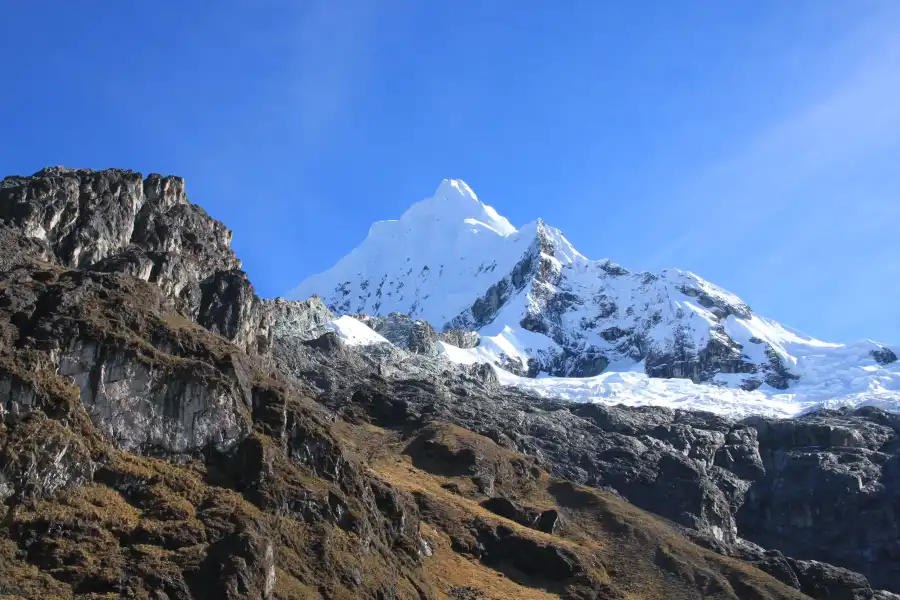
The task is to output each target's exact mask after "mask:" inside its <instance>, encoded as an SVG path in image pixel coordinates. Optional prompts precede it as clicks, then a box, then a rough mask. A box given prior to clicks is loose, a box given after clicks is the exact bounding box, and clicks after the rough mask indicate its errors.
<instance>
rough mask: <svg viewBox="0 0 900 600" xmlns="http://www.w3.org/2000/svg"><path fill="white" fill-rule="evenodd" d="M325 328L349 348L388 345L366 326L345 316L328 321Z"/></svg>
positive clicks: (387, 342)
mask: <svg viewBox="0 0 900 600" xmlns="http://www.w3.org/2000/svg"><path fill="white" fill-rule="evenodd" d="M325 326H326V327H328V329H331V330H332V331H334V332H335V333H336V334H337V335H338V337H339V338H341V339H342V340H343V341H344V343H346V344H347V345H350V346H371V345H373V344H390V342H389V341H387V339H385V338H384V337H382V336H381V335H380V334H378V333H376V332H375V331H373V330H372V329H371V328H370V327H369V326H368V325H365V324H364V323H360V322H359V321H357V320H356V319H354V318H353V317H348V316H346V315H345V316H343V317H338V318H337V319H334V320H333V321H329V322H328V323H327V324H326V325H325Z"/></svg>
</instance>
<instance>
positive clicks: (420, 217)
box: [400, 179, 516, 236]
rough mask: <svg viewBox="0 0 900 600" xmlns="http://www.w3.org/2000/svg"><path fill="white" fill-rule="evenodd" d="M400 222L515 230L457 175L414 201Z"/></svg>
mask: <svg viewBox="0 0 900 600" xmlns="http://www.w3.org/2000/svg"><path fill="white" fill-rule="evenodd" d="M400 222H401V223H404V224H406V225H408V226H416V227H421V228H423V229H427V230H434V229H450V230H453V231H456V230H458V229H460V228H462V229H463V230H466V229H470V228H473V229H475V230H476V231H485V232H490V233H494V234H497V235H500V236H508V235H512V234H514V233H516V228H515V227H513V226H512V225H511V224H510V222H509V221H507V220H506V218H504V217H502V216H500V215H499V214H498V213H497V211H496V210H494V208H493V207H490V206H487V205H486V204H484V203H482V202H481V201H480V200H478V196H476V195H475V192H473V191H472V188H470V187H469V186H468V185H466V183H465V182H464V181H462V180H460V179H445V180H443V181H442V182H441V184H440V185H439V186H438V188H437V190H436V191H435V192H434V195H432V196H431V197H430V198H427V199H425V200H422V201H421V202H417V203H416V204H413V205H412V206H411V207H410V208H409V209H407V210H406V212H405V213H403V216H401V217H400Z"/></svg>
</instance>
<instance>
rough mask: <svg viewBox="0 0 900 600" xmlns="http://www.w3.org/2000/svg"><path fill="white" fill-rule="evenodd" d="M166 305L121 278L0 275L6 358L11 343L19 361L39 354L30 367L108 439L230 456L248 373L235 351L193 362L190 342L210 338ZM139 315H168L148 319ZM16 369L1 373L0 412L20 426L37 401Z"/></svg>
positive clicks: (243, 423)
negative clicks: (61, 389) (71, 397)
mask: <svg viewBox="0 0 900 600" xmlns="http://www.w3.org/2000/svg"><path fill="white" fill-rule="evenodd" d="M171 304H172V301H171V300H170V299H168V298H166V297H165V296H164V295H163V294H162V292H161V290H159V288H155V287H153V286H148V285H146V284H143V285H142V284H141V282H139V281H136V280H134V279H132V278H129V277H126V276H123V275H119V274H101V273H91V272H86V271H64V270H61V269H59V268H50V269H46V270H42V271H34V270H33V269H30V268H26V267H21V268H14V269H13V270H11V271H7V272H2V273H0V306H2V307H4V310H5V311H7V314H12V315H13V317H12V319H11V323H10V324H9V325H8V327H9V329H8V331H7V332H5V334H4V337H5V338H6V341H5V343H8V344H9V349H13V348H12V347H13V343H10V342H9V341H8V340H17V341H16V342H15V344H16V345H17V346H18V348H17V349H18V351H19V355H20V356H22V355H25V356H27V355H28V354H27V353H29V352H32V353H37V354H35V356H34V358H33V359H32V360H33V361H34V364H35V365H38V366H39V367H40V368H41V369H45V370H47V369H52V371H53V374H54V375H53V376H54V377H60V378H62V379H63V380H64V381H66V382H68V384H69V385H72V386H74V387H75V388H76V389H77V390H78V395H79V397H80V403H81V405H83V406H84V407H85V408H86V409H87V412H88V413H89V415H90V417H91V420H92V421H93V423H94V426H95V427H96V428H97V430H98V431H100V432H102V433H103V434H104V435H105V437H106V438H107V439H109V440H113V441H114V442H115V444H116V445H117V446H118V447H120V448H122V449H125V450H129V451H134V452H155V451H157V450H159V451H164V452H170V453H189V452H192V451H194V450H198V449H203V448H206V447H218V448H220V449H225V448H228V447H230V446H232V445H233V444H234V443H235V442H237V441H238V440H239V439H241V438H242V437H243V436H244V435H246V432H247V430H248V423H249V406H250V382H249V376H248V375H247V374H246V368H247V367H246V365H245V364H244V360H243V358H242V357H241V356H240V355H239V351H238V349H237V348H233V347H232V346H230V345H229V344H225V343H222V342H220V343H219V346H220V350H221V354H219V355H217V356H209V355H204V354H200V355H197V354H194V353H193V352H192V349H191V346H190V343H189V339H190V336H191V335H193V334H201V335H210V334H208V333H207V332H206V331H205V330H203V329H202V328H200V327H198V326H196V325H194V324H192V323H190V322H189V321H188V320H187V319H185V318H183V317H180V316H177V313H174V311H173V310H172V308H171ZM146 312H150V314H157V315H168V316H165V317H163V316H160V317H155V318H152V319H150V320H147V317H146V316H145V313H146ZM139 333H140V334H143V335H146V336H147V338H149V339H152V340H153V344H152V346H150V345H147V342H141V341H140V338H139V337H138V335H139ZM210 337H212V336H210ZM213 339H215V338H213ZM0 362H2V361H0ZM14 364H15V363H11V364H10V366H9V367H8V368H7V369H5V370H6V374H5V375H4V374H3V371H4V369H0V393H2V395H0V398H2V400H3V402H2V406H3V408H2V410H0V412H2V413H6V414H8V415H11V416H14V417H16V418H21V417H23V416H25V415H28V414H29V413H30V412H32V411H33V410H34V409H35V408H39V407H41V399H40V397H39V396H38V395H36V394H35V391H34V390H35V386H34V385H33V384H32V385H27V384H25V382H24V381H23V380H22V378H21V376H20V377H17V376H15V375H14V374H15V372H16V371H15V370H13V369H12V366H13V365H14ZM0 366H2V365H0ZM31 368H32V369H33V368H36V367H31ZM223 374H228V376H226V377H223ZM45 412H46V410H45Z"/></svg>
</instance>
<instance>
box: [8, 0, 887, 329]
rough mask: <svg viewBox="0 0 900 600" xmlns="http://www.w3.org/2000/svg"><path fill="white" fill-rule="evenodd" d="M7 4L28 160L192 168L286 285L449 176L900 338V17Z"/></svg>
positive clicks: (576, 227)
mask: <svg viewBox="0 0 900 600" xmlns="http://www.w3.org/2000/svg"><path fill="white" fill-rule="evenodd" d="M214 5H215V7H216V8H215V10H212V11H211V10H210V7H211V6H213V4H211V3H209V2H206V1H202V2H201V1H200V0H192V1H179V2H175V1H159V2H140V1H137V0H134V1H113V0H107V1H105V2H102V1H96V2H71V1H66V2H62V1H59V0H57V1H52V0H51V1H45V2H17V1H7V2H2V3H0V57H2V61H0V62H2V73H3V77H2V84H0V172H2V173H3V174H13V173H16V174H22V173H32V172H34V171H37V170H38V169H40V168H41V167H43V166H45V165H51V164H64V165H66V166H73V167H74V166H83V167H92V168H103V167H113V166H115V167H123V168H131V169H136V170H140V171H143V172H152V171H158V172H163V173H166V174H177V175H181V176H183V177H185V178H186V180H187V184H188V193H189V196H190V197H191V199H192V201H194V202H196V203H199V204H201V205H202V206H203V207H204V208H206V209H207V210H208V211H209V212H210V213H211V214H212V215H213V216H215V217H217V218H219V219H221V220H222V221H224V222H225V223H226V224H227V225H228V226H229V227H231V228H232V229H233V230H234V232H235V237H234V246H235V248H236V250H237V252H238V254H239V256H240V257H241V258H243V259H244V265H245V268H246V270H247V271H248V272H249V274H250V276H251V278H252V280H253V281H254V282H255V284H256V287H257V291H258V292H259V293H260V294H261V295H263V296H275V295H279V294H284V293H286V292H287V291H288V290H289V289H291V288H292V287H293V286H294V285H295V284H297V283H299V282H300V281H301V280H302V279H303V278H305V277H306V276H307V275H309V274H311V273H314V272H318V271H321V270H324V269H326V268H328V267H329V266H330V265H331V264H332V263H333V262H335V261H336V260H337V259H338V258H340V257H341V256H342V255H343V254H345V253H346V252H348V251H349V250H350V249H351V248H352V247H354V246H355V245H356V244H357V243H358V242H359V241H361V240H362V238H363V237H364V236H365V234H366V231H367V230H368V227H369V225H370V224H371V223H372V222H373V221H375V220H378V219H385V218H396V217H397V216H399V215H400V213H401V212H402V211H403V210H404V209H405V208H406V207H407V206H408V205H409V204H411V203H412V202H414V201H417V200H419V199H421V198H424V197H426V196H428V195H430V193H431V192H432V191H433V190H434V189H435V188H436V187H437V185H438V183H439V181H440V179H441V178H444V177H454V178H461V179H464V180H465V181H467V182H468V183H469V184H470V185H471V186H472V187H473V189H474V190H475V191H476V193H478V195H479V196H480V198H481V199H482V200H483V201H485V202H487V203H488V204H491V205H493V206H495V207H496V208H497V209H498V210H499V212H500V213H501V214H503V215H505V216H507V217H508V218H509V219H510V220H511V221H512V222H513V223H514V224H516V225H521V224H523V223H525V222H527V221H531V220H534V219H535V218H537V217H543V218H544V219H545V220H546V221H547V222H548V223H550V224H552V225H554V226H556V227H559V228H560V229H562V230H563V232H564V233H565V234H566V235H567V236H568V237H569V239H570V240H571V241H572V242H573V243H574V244H575V246H576V247H577V248H578V249H579V250H580V251H581V252H582V253H584V254H586V255H587V256H589V257H592V258H606V257H608V258H612V259H613V260H615V261H617V262H619V263H621V264H623V265H625V266H627V267H629V268H632V269H638V270H640V269H650V270H658V269H661V268H665V267H679V268H682V269H688V270H692V271H695V272H696V273H698V274H700V275H701V276H703V277H705V278H707V279H709V280H711V281H713V282H715V283H718V284H719V285H722V286H724V287H726V288H728V289H730V290H731V291H733V292H735V293H737V294H738V295H740V296H742V297H743V298H744V299H745V300H747V301H748V302H749V303H750V304H751V306H752V307H753V308H754V309H755V310H757V311H758V312H759V313H761V314H764V315H767V316H770V317H772V318H775V319H778V320H781V321H782V322H784V323H786V324H788V325H791V326H793V327H795V328H797V329H800V330H801V331H804V332H806V333H809V334H811V335H815V336H817V337H821V338H825V339H830V340H836V341H852V340H855V339H861V338H866V337H871V338H875V339H877V340H881V341H886V342H893V343H900V301H898V297H900V35H898V31H900V2H897V1H896V0H882V1H867V0H791V1H788V2H785V1H783V0H735V1H729V2H722V1H720V0H697V1H691V2H672V1H669V0H658V1H655V2H649V1H643V2H641V1H637V2H620V1H612V0H609V1H602V0H584V1H578V0H568V1H566V2H549V1H544V0H531V1H512V0H484V1H482V2H472V1H465V0H463V1H457V2H436V1H434V2H432V1H418V0H371V1H364V0H340V1H336V0H292V1H281V2H276V1H267V0H257V1H250V0H246V1H238V0H222V1H220V2H216V3H214Z"/></svg>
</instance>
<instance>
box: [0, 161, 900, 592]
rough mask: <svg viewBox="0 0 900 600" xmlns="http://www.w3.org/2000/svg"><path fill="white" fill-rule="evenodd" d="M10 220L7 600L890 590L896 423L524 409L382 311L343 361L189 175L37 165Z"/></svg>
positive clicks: (0, 281)
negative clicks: (204, 205) (271, 295)
mask: <svg viewBox="0 0 900 600" xmlns="http://www.w3.org/2000/svg"><path fill="white" fill-rule="evenodd" d="M101 214H103V215H108V216H109V219H108V220H107V219H102V218H100V216H99V215H101ZM0 218H2V219H3V220H4V223H3V224H2V225H0V250H2V252H0V313H2V319H0V416H2V425H0V501H2V503H3V509H2V510H4V511H5V518H4V519H3V521H2V524H0V594H5V595H7V596H11V597H24V598H33V597H63V598H68V597H78V598H98V597H110V596H113V597H135V598H173V599H174V598H179V599H195V598H265V599H270V598H306V597H328V598H331V597H376V598H395V597H396V598H406V597H409V598H462V597H466V598H478V597H497V598H507V597H508V598H512V597H516V598H545V597H560V596H562V597H569V598H626V597H635V596H637V597H650V598H672V597H683V598H692V597H697V598H699V597H717V598H800V597H803V595H804V594H806V595H809V596H812V597H815V598H875V597H880V598H888V597H889V596H890V595H889V594H887V593H882V592H876V591H874V590H873V585H874V587H875V588H886V589H891V590H895V591H900V577H898V572H897V570H896V564H898V561H897V554H896V552H897V547H896V541H895V540H896V538H897V535H896V532H897V520H896V511H895V509H896V507H897V506H898V505H900V503H898V502H897V499H898V489H900V484H898V481H900V479H898V477H897V475H898V472H897V467H898V451H900V448H898V446H900V444H898V439H900V433H898V431H900V425H898V423H897V421H896V416H894V415H891V414H889V413H885V412H883V411H880V410H877V409H861V410H858V411H842V412H821V413H818V414H814V415H809V416H807V417H804V418H802V419H798V420H788V421H773V420H769V419H761V418H754V419H747V420H743V421H734V420H729V419H724V418H721V417H715V416H713V415H709V414H705V413H689V412H680V411H674V412H673V411H668V410H665V409H642V410H635V409H626V408H606V407H598V406H591V405H571V404H565V403H561V402H555V401H547V400H541V399H538V398H535V397H532V396H529V395H528V394H526V393H523V392H522V391H520V390H516V389H512V388H505V387H501V386H499V385H498V384H497V379H496V374H495V372H494V371H493V370H492V369H491V368H490V367H489V366H487V365H478V364H476V365H471V366H463V365H453V364H450V363H447V362H446V361H445V360H443V359H442V358H441V357H439V356H438V357H436V356H433V355H432V353H431V352H430V351H428V350H427V349H428V348H429V347H430V346H429V343H430V342H431V341H433V340H434V337H433V336H432V332H430V331H429V329H428V328H427V327H424V326H422V325H420V324H417V323H415V321H414V320H410V319H408V318H404V317H402V316H396V315H395V316H393V317H391V318H389V319H386V320H380V321H370V322H371V323H372V325H373V326H374V327H375V328H376V329H377V328H381V331H382V332H383V333H384V334H386V335H385V337H388V338H389V339H390V337H394V338H396V340H397V341H398V342H401V343H400V345H401V346H403V347H402V348H400V347H397V346H393V345H384V344H383V345H380V346H372V347H353V346H349V345H347V344H345V343H343V342H342V341H341V339H340V338H339V337H338V336H337V335H336V333H335V332H334V331H332V330H330V328H329V327H328V324H329V322H330V319H331V316H332V315H331V314H330V312H329V311H328V309H327V308H326V306H325V305H324V304H323V303H322V301H320V300H318V299H316V298H313V299H310V300H308V301H302V302H301V301H298V302H295V301H284V300H272V301H268V300H260V299H259V298H257V297H256V296H255V294H254V293H253V288H252V285H251V284H250V282H249V280H248V279H247V277H246V275H245V274H244V273H243V272H241V271H240V270H239V264H240V263H239V262H238V261H237V259H236V258H235V257H234V255H233V253H232V252H231V250H230V249H229V248H228V242H229V241H230V232H228V231H227V229H225V228H224V226H222V225H221V224H219V223H217V222H215V221H214V220H212V219H211V218H209V217H208V216H207V215H206V214H205V213H204V212H203V211H202V210H201V209H199V207H196V206H195V205H192V204H190V203H189V202H188V201H187V198H186V196H185V194H184V187H183V182H182V181H181V180H180V179H178V178H164V177H160V176H155V175H151V176H149V177H147V178H146V179H144V178H142V177H141V176H140V175H138V174H135V173H131V172H128V171H99V172H93V171H88V170H68V169H62V168H53V169H45V170H44V171H41V172H39V173H37V174H35V175H34V176H32V177H14V178H7V179H6V180H4V181H3V182H2V183H0ZM435 335H437V334H435ZM447 335H459V336H460V337H461V338H465V334H447ZM404 343H405V345H404ZM403 348H406V349H403ZM421 349H424V350H425V351H420V350H421ZM410 350H411V351H410ZM625 500H627V501H628V502H630V503H631V504H628V503H627V502H625ZM632 504H633V505H634V506H637V507H639V508H640V509H644V510H649V511H651V512H654V513H656V514H657V515H660V516H661V517H663V519H658V518H656V517H652V516H650V515H649V514H647V513H645V512H643V511H642V510H639V508H634V506H632ZM689 538H690V539H692V540H693V541H689ZM701 546H705V547H706V548H705V549H704V548H701ZM763 548H768V549H769V550H763ZM776 549H777V550H776ZM816 561H821V562H816ZM828 563H832V564H833V565H838V566H832V565H831V564H828ZM842 567H843V568H842ZM847 569H850V570H847ZM498 574H500V575H501V577H499V578H498ZM870 582H871V583H870Z"/></svg>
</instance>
